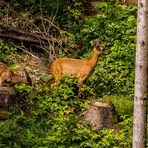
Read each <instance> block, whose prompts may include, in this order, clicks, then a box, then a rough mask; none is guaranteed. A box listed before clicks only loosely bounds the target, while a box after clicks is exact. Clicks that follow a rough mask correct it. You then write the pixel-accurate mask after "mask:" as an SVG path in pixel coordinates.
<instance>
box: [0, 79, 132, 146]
mask: <svg viewBox="0 0 148 148" xmlns="http://www.w3.org/2000/svg"><path fill="white" fill-rule="evenodd" d="M16 90H17V92H18V97H17V104H16V106H15V108H14V111H13V115H12V119H10V120H6V121H1V122H0V127H1V128H0V129H1V130H0V143H1V145H2V146H3V147H22V148H30V147H32V148H36V147H71V148H75V147H92V148H95V147H99V146H100V147H102V148H103V147H104V148H106V147H130V144H131V138H129V137H127V135H130V134H131V128H129V126H131V120H130V118H127V117H125V118H124V121H122V122H121V123H120V124H119V125H118V127H117V128H115V129H104V130H98V129H96V128H92V127H91V126H89V125H86V124H84V121H83V116H82V115H81V113H82V112H83V111H84V110H85V108H86V106H87V105H88V102H89V101H88V100H83V99H80V98H79V97H78V90H79V88H78V84H77V79H75V78H68V77H64V78H63V79H62V80H61V83H60V84H59V86H57V87H54V88H53V89H52V90H49V88H47V87H46V86H42V85H40V86H37V85H36V86H35V87H31V86H27V85H16ZM130 136H131V135H130Z"/></svg>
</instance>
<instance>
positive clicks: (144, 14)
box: [133, 0, 148, 148]
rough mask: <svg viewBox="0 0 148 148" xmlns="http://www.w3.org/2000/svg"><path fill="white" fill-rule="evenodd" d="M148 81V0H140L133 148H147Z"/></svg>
mask: <svg viewBox="0 0 148 148" xmlns="http://www.w3.org/2000/svg"><path fill="white" fill-rule="evenodd" d="M147 83H148V0H139V1H138V18H137V48H136V71H135V94H134V122H133V148H146V142H145V139H146V105H147V104H146V103H147V93H148V91H147Z"/></svg>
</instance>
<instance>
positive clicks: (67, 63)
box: [50, 58, 91, 75]
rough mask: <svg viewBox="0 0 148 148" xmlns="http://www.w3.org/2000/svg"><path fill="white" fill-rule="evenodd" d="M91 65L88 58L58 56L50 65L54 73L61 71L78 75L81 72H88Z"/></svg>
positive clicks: (61, 72)
mask: <svg viewBox="0 0 148 148" xmlns="http://www.w3.org/2000/svg"><path fill="white" fill-rule="evenodd" d="M90 69H91V67H90V66H89V63H88V60H83V59H72V58H58V59H56V60H55V61H54V62H53V63H52V64H51V66H50V71H51V73H52V74H55V73H57V74H58V73H60V74H65V75H66V74H67V75H78V74H80V73H85V72H86V73H87V71H89V70H90Z"/></svg>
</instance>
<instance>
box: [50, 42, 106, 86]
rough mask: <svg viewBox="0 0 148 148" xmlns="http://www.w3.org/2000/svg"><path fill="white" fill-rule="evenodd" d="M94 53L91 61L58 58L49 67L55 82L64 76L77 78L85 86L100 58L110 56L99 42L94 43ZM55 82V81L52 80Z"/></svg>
mask: <svg viewBox="0 0 148 148" xmlns="http://www.w3.org/2000/svg"><path fill="white" fill-rule="evenodd" d="M94 44H95V45H94V48H93V53H92V56H91V58H90V59H72V58H58V59H56V60H55V61H54V62H53V63H51V65H50V67H49V71H50V72H51V74H52V75H53V78H54V81H55V82H56V83H57V82H59V80H60V79H61V77H62V75H68V76H72V75H73V76H76V77H77V78H78V82H79V84H80V85H81V84H83V82H84V81H85V80H86V78H87V77H89V76H90V75H91V73H92V71H93V69H94V67H95V66H96V64H97V60H98V57H99V56H100V55H102V54H108V53H109V52H108V50H103V49H101V46H100V42H99V40H96V41H95V43H94ZM52 81H53V80H52Z"/></svg>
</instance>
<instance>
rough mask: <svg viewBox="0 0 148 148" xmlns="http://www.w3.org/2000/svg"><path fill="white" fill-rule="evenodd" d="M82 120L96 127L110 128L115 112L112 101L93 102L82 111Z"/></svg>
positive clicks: (115, 116) (115, 117)
mask: <svg viewBox="0 0 148 148" xmlns="http://www.w3.org/2000/svg"><path fill="white" fill-rule="evenodd" d="M84 120H85V122H86V123H88V124H91V125H92V126H94V127H97V128H112V127H113V125H114V124H115V123H116V122H117V114H116V112H115V108H114V105H113V104H112V102H94V103H93V104H92V105H90V106H88V108H87V110H86V111H85V113H84Z"/></svg>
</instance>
